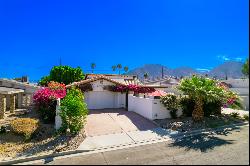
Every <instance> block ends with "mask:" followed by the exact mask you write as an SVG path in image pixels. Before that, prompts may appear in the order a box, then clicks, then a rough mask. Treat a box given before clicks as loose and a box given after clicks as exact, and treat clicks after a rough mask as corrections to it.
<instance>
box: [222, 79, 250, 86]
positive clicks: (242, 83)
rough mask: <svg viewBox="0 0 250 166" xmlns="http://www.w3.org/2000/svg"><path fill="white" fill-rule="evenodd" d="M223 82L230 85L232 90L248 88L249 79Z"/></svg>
mask: <svg viewBox="0 0 250 166" xmlns="http://www.w3.org/2000/svg"><path fill="white" fill-rule="evenodd" d="M223 82H226V83H228V84H231V85H232V87H233V88H249V79H228V80H223Z"/></svg>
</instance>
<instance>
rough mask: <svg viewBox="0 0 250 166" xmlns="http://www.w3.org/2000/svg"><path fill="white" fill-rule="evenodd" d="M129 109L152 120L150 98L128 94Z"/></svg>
mask: <svg viewBox="0 0 250 166" xmlns="http://www.w3.org/2000/svg"><path fill="white" fill-rule="evenodd" d="M128 111H133V112H136V113H138V114H140V115H142V116H143V117H145V118H147V119H150V120H152V117H153V114H152V101H151V99H149V98H143V97H135V96H133V95H128Z"/></svg>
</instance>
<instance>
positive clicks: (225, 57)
mask: <svg viewBox="0 0 250 166" xmlns="http://www.w3.org/2000/svg"><path fill="white" fill-rule="evenodd" d="M217 58H218V59H220V60H223V61H229V60H230V58H228V56H226V55H218V56H217Z"/></svg>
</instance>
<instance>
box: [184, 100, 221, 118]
mask: <svg viewBox="0 0 250 166" xmlns="http://www.w3.org/2000/svg"><path fill="white" fill-rule="evenodd" d="M180 105H181V107H182V110H183V115H184V116H187V117H191V116H192V112H193V110H194V105H195V100H194V99H191V98H189V97H186V96H184V97H181V99H180ZM221 107H222V103H221V101H210V102H208V101H205V102H204V103H203V110H204V116H205V117H209V116H211V115H219V114H221Z"/></svg>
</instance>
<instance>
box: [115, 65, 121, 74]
mask: <svg viewBox="0 0 250 166" xmlns="http://www.w3.org/2000/svg"><path fill="white" fill-rule="evenodd" d="M116 67H117V68H118V70H119V74H120V72H121V69H122V65H121V64H118V65H117V66H116Z"/></svg>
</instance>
